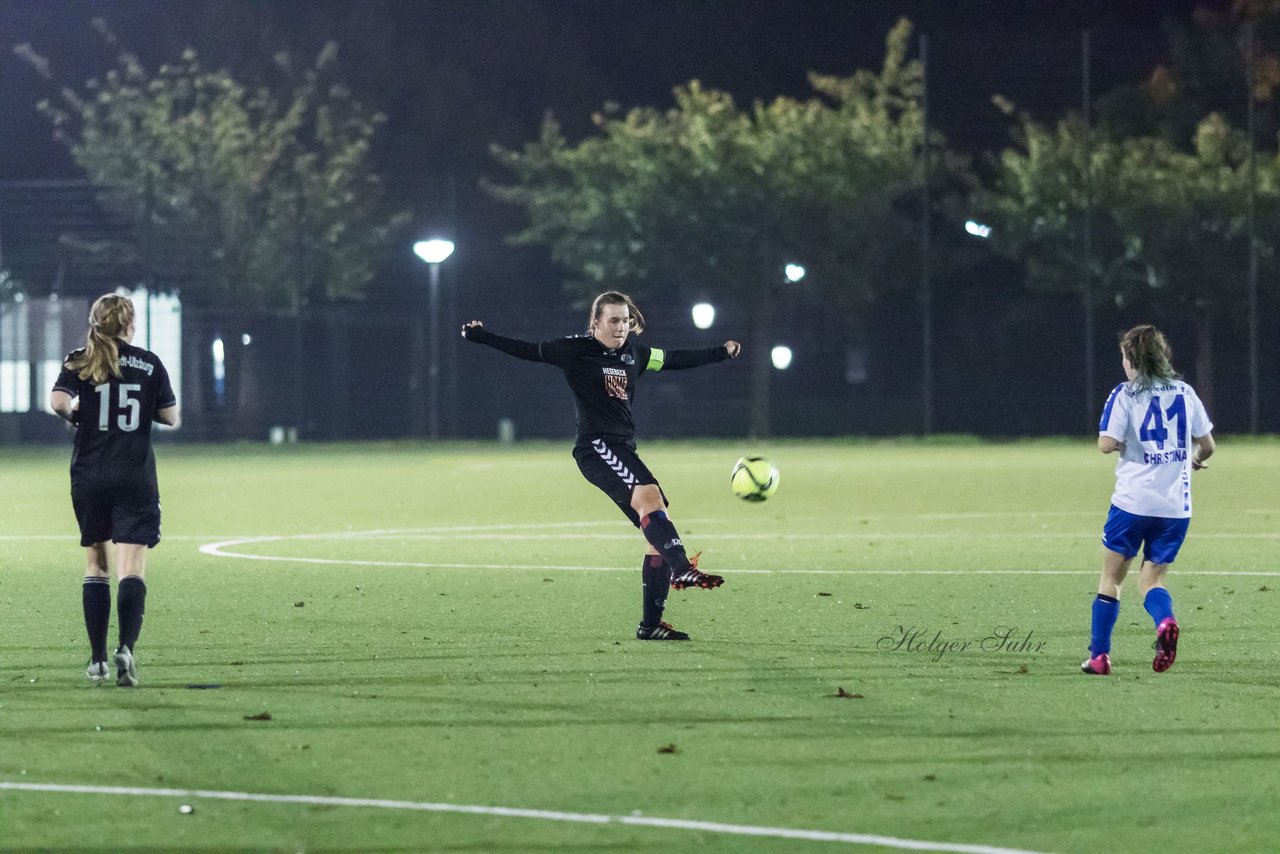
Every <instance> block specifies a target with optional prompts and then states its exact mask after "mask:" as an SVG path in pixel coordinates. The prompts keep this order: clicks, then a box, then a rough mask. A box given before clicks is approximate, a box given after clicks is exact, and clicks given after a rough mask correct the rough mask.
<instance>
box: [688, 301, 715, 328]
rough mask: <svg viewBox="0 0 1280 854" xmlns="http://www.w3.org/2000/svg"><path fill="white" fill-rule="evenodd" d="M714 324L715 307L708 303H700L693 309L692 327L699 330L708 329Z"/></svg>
mask: <svg viewBox="0 0 1280 854" xmlns="http://www.w3.org/2000/svg"><path fill="white" fill-rule="evenodd" d="M715 322H716V307H715V306H714V305H712V304H711V303H709V302H700V303H698V304H697V305H695V306H694V307H693V325H694V326H696V327H698V328H699V329H710V328H711V324H713V323H715Z"/></svg>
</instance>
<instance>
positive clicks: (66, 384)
mask: <svg viewBox="0 0 1280 854" xmlns="http://www.w3.org/2000/svg"><path fill="white" fill-rule="evenodd" d="M74 355H75V353H69V354H68V355H67V357H66V358H65V359H63V360H62V370H61V371H60V372H59V373H58V378H57V379H56V380H54V382H53V391H65V392H66V393H67V394H69V395H71V396H72V397H75V396H76V395H77V394H79V393H80V391H79V389H80V377H79V375H78V374H77V373H76V372H75V371H73V370H71V369H70V368H68V367H67V362H68V361H70V359H71V357H72V356H74Z"/></svg>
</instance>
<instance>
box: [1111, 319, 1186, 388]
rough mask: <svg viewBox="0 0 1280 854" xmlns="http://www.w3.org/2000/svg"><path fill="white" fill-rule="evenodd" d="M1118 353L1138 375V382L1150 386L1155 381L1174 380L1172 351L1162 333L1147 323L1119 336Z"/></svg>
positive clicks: (1175, 374) (1176, 375) (1176, 376)
mask: <svg viewBox="0 0 1280 854" xmlns="http://www.w3.org/2000/svg"><path fill="white" fill-rule="evenodd" d="M1120 352H1121V353H1123V354H1124V357H1125V358H1126V359H1128V360H1129V364H1130V365H1132V366H1133V369H1134V370H1135V371H1137V373H1138V382H1139V383H1140V384H1142V385H1150V384H1151V383H1152V382H1154V381H1155V380H1176V379H1177V378H1178V372H1177V371H1175V370H1174V369H1173V351H1172V350H1170V349H1169V342H1168V341H1167V340H1166V339H1165V337H1164V333H1163V332H1161V331H1160V330H1159V329H1156V328H1155V327H1154V326H1152V325H1151V324H1149V323H1144V324H1142V325H1140V326H1135V327H1133V328H1132V329H1130V330H1129V331H1128V332H1125V333H1124V334H1123V335H1121V336H1120Z"/></svg>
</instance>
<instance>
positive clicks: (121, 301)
mask: <svg viewBox="0 0 1280 854" xmlns="http://www.w3.org/2000/svg"><path fill="white" fill-rule="evenodd" d="M131 326H133V302H132V301H131V300H130V299H129V298H128V297H122V296H119V295H118V294H105V295H103V296H100V297H98V299H97V300H95V301H94V303H93V308H91V309H90V310H89V334H88V335H87V336H85V346H84V350H83V351H82V352H81V353H80V354H79V355H76V356H73V357H72V358H70V359H68V360H67V368H68V369H70V370H73V371H76V375H77V376H78V377H80V379H82V380H85V381H87V382H91V383H93V384H94V385H101V384H102V383H104V382H106V381H107V378H108V377H119V376H120V341H121V340H123V339H124V338H126V337H127V336H128V334H129V327H131Z"/></svg>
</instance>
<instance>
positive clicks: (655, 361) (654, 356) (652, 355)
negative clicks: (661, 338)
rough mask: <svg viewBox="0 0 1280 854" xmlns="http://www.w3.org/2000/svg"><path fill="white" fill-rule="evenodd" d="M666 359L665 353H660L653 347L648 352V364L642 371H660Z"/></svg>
mask: <svg viewBox="0 0 1280 854" xmlns="http://www.w3.org/2000/svg"><path fill="white" fill-rule="evenodd" d="M666 358H667V354H666V353H664V352H662V351H661V350H659V349H658V348H657V347H654V348H653V349H652V350H650V351H649V364H647V365H645V366H644V369H645V370H646V371H660V370H662V363H663V362H664V361H666Z"/></svg>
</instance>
